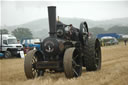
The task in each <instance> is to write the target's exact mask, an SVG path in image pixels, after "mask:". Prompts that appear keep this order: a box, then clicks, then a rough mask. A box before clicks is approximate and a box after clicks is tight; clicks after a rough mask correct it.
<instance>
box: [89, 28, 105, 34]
mask: <svg viewBox="0 0 128 85" xmlns="http://www.w3.org/2000/svg"><path fill="white" fill-rule="evenodd" d="M89 32H91V33H92V34H93V35H94V36H96V35H97V34H101V33H106V31H105V30H104V28H101V27H93V28H89Z"/></svg>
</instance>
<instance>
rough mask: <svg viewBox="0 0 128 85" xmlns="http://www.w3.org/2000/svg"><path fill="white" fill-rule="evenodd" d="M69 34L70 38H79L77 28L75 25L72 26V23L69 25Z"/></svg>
mask: <svg viewBox="0 0 128 85" xmlns="http://www.w3.org/2000/svg"><path fill="white" fill-rule="evenodd" d="M69 35H70V38H71V40H74V41H76V40H79V38H78V35H79V30H78V29H77V28H75V27H73V26H72V24H70V25H69Z"/></svg>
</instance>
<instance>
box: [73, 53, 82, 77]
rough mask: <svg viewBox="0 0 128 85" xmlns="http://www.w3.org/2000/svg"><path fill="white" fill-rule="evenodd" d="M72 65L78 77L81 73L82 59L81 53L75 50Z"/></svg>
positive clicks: (75, 75)
mask: <svg viewBox="0 0 128 85" xmlns="http://www.w3.org/2000/svg"><path fill="white" fill-rule="evenodd" d="M75 53H76V54H75ZM72 67H73V73H74V77H78V76H79V75H80V73H81V72H80V71H81V61H80V57H79V54H78V53H77V52H75V51H74V55H73V59H72Z"/></svg>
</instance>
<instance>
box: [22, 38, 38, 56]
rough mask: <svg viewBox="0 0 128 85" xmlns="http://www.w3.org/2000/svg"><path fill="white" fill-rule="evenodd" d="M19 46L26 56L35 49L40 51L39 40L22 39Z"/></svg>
mask: <svg viewBox="0 0 128 85" xmlns="http://www.w3.org/2000/svg"><path fill="white" fill-rule="evenodd" d="M21 44H22V45H23V47H24V53H25V54H26V53H27V52H28V51H30V50H33V49H34V48H36V49H37V50H40V39H31V38H23V39H22V40H21Z"/></svg>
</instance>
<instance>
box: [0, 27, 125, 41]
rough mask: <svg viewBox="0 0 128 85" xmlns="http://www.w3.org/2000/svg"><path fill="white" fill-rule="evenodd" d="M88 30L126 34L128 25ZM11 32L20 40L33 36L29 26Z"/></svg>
mask: <svg viewBox="0 0 128 85" xmlns="http://www.w3.org/2000/svg"><path fill="white" fill-rule="evenodd" d="M1 31H2V34H8V33H9V31H8V30H7V29H0V33H1ZM89 32H91V33H92V34H93V35H95V36H96V35H97V34H101V33H117V34H128V26H113V27H111V28H109V29H108V30H105V29H104V28H101V27H93V28H89ZM11 33H12V35H14V36H16V38H17V39H18V40H21V39H23V38H33V34H32V32H31V30H30V29H29V28H16V29H15V30H13V31H12V32H11ZM42 33H43V32H42Z"/></svg>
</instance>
